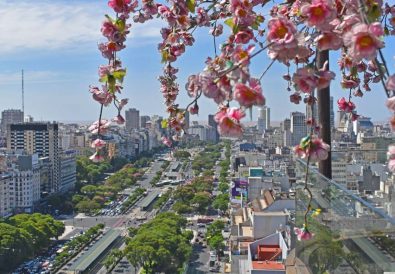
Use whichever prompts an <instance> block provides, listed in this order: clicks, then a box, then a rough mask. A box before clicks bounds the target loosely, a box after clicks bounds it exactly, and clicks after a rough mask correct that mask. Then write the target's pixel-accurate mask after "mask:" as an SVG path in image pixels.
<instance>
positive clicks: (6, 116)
mask: <svg viewBox="0 0 395 274" xmlns="http://www.w3.org/2000/svg"><path fill="white" fill-rule="evenodd" d="M19 123H23V112H22V110H19V109H6V110H4V111H3V112H2V113H1V131H2V132H3V134H5V133H6V131H7V126H8V125H9V124H19Z"/></svg>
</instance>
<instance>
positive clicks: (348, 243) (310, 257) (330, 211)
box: [293, 160, 395, 274]
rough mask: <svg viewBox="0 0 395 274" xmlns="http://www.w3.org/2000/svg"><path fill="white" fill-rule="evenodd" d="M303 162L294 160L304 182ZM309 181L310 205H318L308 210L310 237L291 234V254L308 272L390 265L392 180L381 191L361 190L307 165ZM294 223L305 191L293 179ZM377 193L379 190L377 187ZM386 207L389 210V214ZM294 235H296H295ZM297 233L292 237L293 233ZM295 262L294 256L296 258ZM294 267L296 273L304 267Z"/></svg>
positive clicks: (299, 219)
mask: <svg viewBox="0 0 395 274" xmlns="http://www.w3.org/2000/svg"><path fill="white" fill-rule="evenodd" d="M305 172H306V163H305V162H304V161H302V160H297V161H296V177H297V179H299V180H300V182H302V181H303V182H304V176H305ZM308 185H309V188H310V190H311V193H312V208H313V209H317V208H319V209H321V213H320V214H319V215H317V216H315V217H313V216H312V215H311V213H310V214H308V216H307V220H308V229H309V231H310V232H311V233H313V234H314V237H313V238H312V239H311V240H307V241H297V240H296V239H294V241H293V242H294V243H295V250H296V257H297V258H298V259H300V260H301V261H302V262H303V263H304V264H305V265H306V268H307V269H308V271H309V272H310V273H339V274H340V273H342V274H346V273H369V274H375V273H380V274H382V273H384V272H391V273H393V272H394V271H395V218H394V217H395V216H394V215H392V216H391V212H392V214H393V213H394V212H395V210H394V207H395V199H394V198H395V193H394V185H392V186H390V190H389V192H388V189H387V192H386V193H381V194H380V195H381V196H380V197H379V198H378V199H377V200H380V201H381V204H378V203H375V202H373V201H374V199H372V198H374V196H375V195H377V193H376V194H371V195H366V197H365V196H361V195H359V194H356V193H358V191H355V190H349V189H347V185H346V184H341V183H337V182H336V181H334V180H331V179H328V178H326V177H325V176H323V175H322V174H320V173H319V172H318V170H317V168H316V167H314V166H313V167H310V171H309V176H308ZM295 188H296V195H297V199H296V217H295V225H296V226H297V227H302V225H303V223H304V213H305V210H306V208H307V205H308V201H309V196H308V193H307V191H305V190H304V185H303V184H298V183H297V184H296V186H295ZM378 193H380V191H379V192H378ZM388 212H389V214H388ZM294 237H295V236H294ZM295 238H296V237H295ZM296 263H297V262H295V264H296ZM305 272H306V270H305V271H299V272H298V273H305Z"/></svg>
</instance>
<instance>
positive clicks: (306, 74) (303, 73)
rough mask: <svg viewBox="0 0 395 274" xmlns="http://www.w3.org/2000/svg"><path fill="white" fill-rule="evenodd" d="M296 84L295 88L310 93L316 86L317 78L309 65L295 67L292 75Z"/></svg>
mask: <svg viewBox="0 0 395 274" xmlns="http://www.w3.org/2000/svg"><path fill="white" fill-rule="evenodd" d="M292 80H293V82H294V83H295V85H296V90H298V91H301V92H304V93H311V92H313V90H314V89H315V88H316V86H317V78H316V77H315V75H314V70H313V69H312V68H310V67H303V68H299V69H297V71H296V72H295V73H294V75H293V77H292Z"/></svg>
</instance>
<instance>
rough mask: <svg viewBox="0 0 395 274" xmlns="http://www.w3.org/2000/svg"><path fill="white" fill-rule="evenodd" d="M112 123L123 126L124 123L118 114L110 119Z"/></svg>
mask: <svg viewBox="0 0 395 274" xmlns="http://www.w3.org/2000/svg"><path fill="white" fill-rule="evenodd" d="M112 121H113V122H115V123H117V124H118V125H123V124H124V123H125V118H123V117H122V115H121V114H118V115H117V116H115V117H114V118H113V119H112Z"/></svg>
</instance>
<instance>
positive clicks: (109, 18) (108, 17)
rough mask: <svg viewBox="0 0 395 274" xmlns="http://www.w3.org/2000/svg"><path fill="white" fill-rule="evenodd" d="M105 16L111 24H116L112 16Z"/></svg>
mask: <svg viewBox="0 0 395 274" xmlns="http://www.w3.org/2000/svg"><path fill="white" fill-rule="evenodd" d="M104 16H105V17H106V18H107V19H108V20H110V21H111V22H114V19H112V18H111V16H110V15H108V14H106V15H104Z"/></svg>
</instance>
